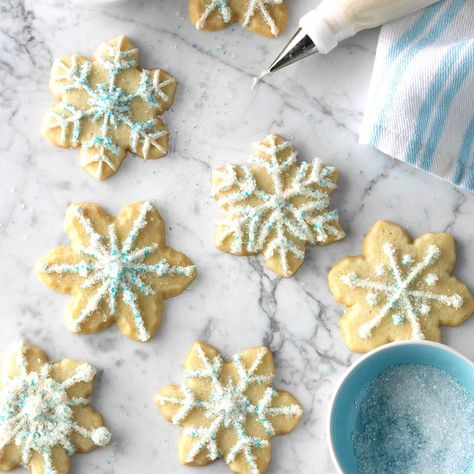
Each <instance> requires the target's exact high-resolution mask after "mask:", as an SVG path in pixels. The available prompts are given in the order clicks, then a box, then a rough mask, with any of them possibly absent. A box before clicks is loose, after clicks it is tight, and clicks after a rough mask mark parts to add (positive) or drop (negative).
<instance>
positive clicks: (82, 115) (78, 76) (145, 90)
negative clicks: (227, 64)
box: [44, 36, 176, 180]
mask: <svg viewBox="0 0 474 474" xmlns="http://www.w3.org/2000/svg"><path fill="white" fill-rule="evenodd" d="M138 63H139V52H138V49H136V48H135V47H134V45H133V44H132V43H131V41H130V40H129V39H128V38H126V37H125V36H120V37H118V38H115V39H113V40H110V41H107V42H106V43H102V44H101V45H100V46H99V48H98V50H97V51H96V53H95V55H94V58H93V59H89V58H87V57H85V56H78V55H73V56H63V57H61V58H59V59H56V60H55V61H54V64H53V67H52V70H51V78H50V82H49V86H50V89H51V91H52V93H53V94H54V95H55V97H56V99H57V100H58V101H59V102H58V103H57V104H56V105H54V106H53V107H51V108H50V109H49V111H48V114H47V117H46V121H45V124H44V135H45V136H46V137H47V138H48V139H49V140H50V141H51V142H52V143H53V144H55V145H57V146H60V147H64V148H77V147H80V163H81V166H82V167H83V168H85V169H86V171H87V172H88V173H90V174H91V175H92V176H93V177H94V178H96V179H98V180H103V179H107V178H108V177H110V176H112V175H113V174H114V173H115V172H116V171H117V170H118V169H119V167H120V165H121V163H122V161H123V160H124V159H125V157H126V156H127V153H128V150H130V151H131V152H133V153H135V154H137V155H139V156H141V157H142V158H144V159H155V158H161V157H162V156H164V155H166V153H167V151H168V130H167V128H166V126H165V125H164V123H163V122H162V121H161V119H160V118H159V116H160V115H161V114H162V113H163V112H165V111H166V110H167V109H169V108H170V106H171V104H172V103H173V99H174V95H175V90H176V81H175V80H174V78H172V77H171V76H170V75H169V74H167V73H166V72H164V71H162V70H160V69H142V68H140V67H139V66H138Z"/></svg>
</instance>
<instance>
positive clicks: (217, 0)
mask: <svg viewBox="0 0 474 474" xmlns="http://www.w3.org/2000/svg"><path fill="white" fill-rule="evenodd" d="M189 17H190V18H191V21H192V22H193V24H194V25H195V26H196V29H197V30H204V31H215V30H221V29H222V28H224V27H225V26H227V25H229V24H231V23H234V22H239V23H240V24H241V25H242V28H245V29H247V30H249V31H253V32H255V33H258V34H260V35H263V36H266V37H267V38H275V37H277V36H278V35H279V34H280V33H282V32H283V31H284V30H285V28H286V23H287V21H288V10H287V7H286V4H285V2H284V0H190V1H189Z"/></svg>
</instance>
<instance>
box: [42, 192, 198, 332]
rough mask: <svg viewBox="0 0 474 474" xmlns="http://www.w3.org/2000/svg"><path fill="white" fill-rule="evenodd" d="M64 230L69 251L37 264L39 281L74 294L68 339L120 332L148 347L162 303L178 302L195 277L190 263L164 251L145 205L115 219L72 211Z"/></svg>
mask: <svg viewBox="0 0 474 474" xmlns="http://www.w3.org/2000/svg"><path fill="white" fill-rule="evenodd" d="M65 228H66V232H67V233H68V235H69V237H70V239H71V242H72V247H59V248H56V249H54V250H52V251H51V252H49V254H48V255H46V256H45V257H44V258H43V259H42V260H41V261H40V263H39V266H38V275H39V278H40V280H41V281H42V282H43V283H45V284H46V285H47V286H49V287H50V288H53V289H55V290H58V291H62V292H65V293H70V294H72V298H71V300H70V302H69V305H68V317H67V325H68V327H69V329H70V330H71V331H72V332H76V333H81V334H87V333H95V332H99V331H102V330H103V329H105V328H106V327H108V326H110V324H112V322H114V321H115V322H117V325H118V327H119V329H120V331H121V332H122V333H123V334H124V335H125V336H128V337H131V338H132V339H135V340H137V341H147V340H148V339H150V337H152V336H153V335H154V334H155V333H156V331H157V330H158V327H159V325H160V322H161V316H162V312H163V303H164V300H165V299H167V298H170V297H172V296H176V295H178V294H180V293H181V292H182V291H184V289H185V288H186V287H187V286H188V285H189V284H190V283H191V282H192V281H193V279H194V277H195V275H196V272H195V268H194V265H193V264H192V262H191V260H189V258H187V257H186V256H185V255H183V254H182V253H179V252H176V251H174V250H172V249H171V248H169V247H168V246H167V245H166V243H165V225H164V222H163V221H162V219H161V217H160V215H159V214H158V211H157V210H156V209H155V208H154V207H153V206H152V205H151V204H150V203H149V202H148V201H144V202H137V203H134V204H131V205H128V206H126V207H124V208H123V209H122V210H121V211H120V214H119V215H118V216H117V217H115V218H112V217H111V216H109V215H108V214H107V213H106V212H105V211H104V210H102V208H100V207H99V206H98V205H96V204H93V203H88V202H83V203H74V204H72V205H71V206H70V207H69V208H68V210H67V213H66V219H65Z"/></svg>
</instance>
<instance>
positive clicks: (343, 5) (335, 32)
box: [252, 0, 439, 89]
mask: <svg viewBox="0 0 474 474" xmlns="http://www.w3.org/2000/svg"><path fill="white" fill-rule="evenodd" d="M438 1H439V0H322V2H321V3H320V4H319V5H318V6H317V8H315V9H314V10H311V11H310V12H309V13H307V14H306V15H304V16H303V17H302V18H301V19H300V23H299V26H300V28H299V29H298V31H297V32H296V33H295V35H294V36H293V38H291V40H290V41H289V43H288V44H287V45H286V46H285V48H284V49H283V51H282V52H281V53H280V54H279V55H278V57H277V58H276V59H275V61H273V63H272V65H271V66H270V67H269V68H268V69H267V70H265V71H264V72H262V74H260V76H258V77H256V78H255V79H254V83H253V86H252V89H253V88H254V87H255V86H256V85H257V84H258V83H259V82H260V81H261V80H262V79H263V78H264V77H265V76H267V75H268V74H270V73H272V72H275V71H278V70H279V69H282V68H284V67H285V66H288V65H290V64H293V63H295V62H296V61H299V60H300V59H303V58H305V57H307V56H310V55H312V54H314V53H322V54H327V53H329V51H331V50H333V49H334V48H335V47H336V46H337V45H338V44H339V43H340V42H341V41H343V40H345V39H346V38H350V37H351V36H354V35H355V34H356V33H358V32H359V31H362V30H366V29H369V28H375V27H377V26H381V25H383V24H385V23H389V22H390V21H393V20H397V19H398V18H402V17H404V16H406V15H409V14H410V13H413V12H415V11H417V10H420V9H422V8H424V7H427V6H429V5H432V4H433V3H436V2H438Z"/></svg>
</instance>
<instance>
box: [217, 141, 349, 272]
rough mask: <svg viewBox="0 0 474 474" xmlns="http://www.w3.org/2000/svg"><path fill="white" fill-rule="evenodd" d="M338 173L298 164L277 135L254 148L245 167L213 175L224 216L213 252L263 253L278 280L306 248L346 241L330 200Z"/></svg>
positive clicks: (317, 162)
mask: <svg viewBox="0 0 474 474" xmlns="http://www.w3.org/2000/svg"><path fill="white" fill-rule="evenodd" d="M338 178H339V174H338V171H337V170H336V169H335V168H333V167H331V166H327V165H325V164H323V163H322V162H321V160H319V159H318V158H315V159H314V160H313V161H312V162H311V163H308V162H305V161H303V162H301V163H298V161H297V152H296V150H295V149H294V148H293V146H292V144H291V143H290V142H289V141H286V140H285V139H284V138H282V137H280V136H279V135H273V134H272V135H268V136H267V137H266V138H265V139H264V140H263V141H262V142H260V143H257V144H255V145H254V150H253V155H252V156H251V158H250V163H249V165H246V166H238V165H227V166H224V167H222V168H219V169H216V170H214V171H213V173H212V193H213V197H214V198H215V199H216V200H217V202H218V203H219V204H220V206H221V207H223V208H224V210H225V211H226V216H225V218H224V219H223V220H221V221H220V222H219V223H218V225H217V228H216V236H215V241H216V246H217V248H218V249H219V250H222V251H223V252H228V253H232V254H234V255H255V254H257V253H262V254H263V256H264V258H265V263H266V264H267V266H268V267H269V268H270V269H271V270H272V271H274V272H275V273H277V274H278V275H280V276H282V277H290V276H292V275H293V274H294V273H295V272H296V271H297V270H298V268H299V267H300V266H301V265H302V263H303V260H304V255H305V250H306V247H307V246H308V245H310V244H311V245H328V244H331V243H333V242H335V241H337V240H340V239H342V238H343V237H344V235H345V234H344V231H343V230H342V227H341V226H340V225H339V216H338V212H337V211H336V210H330V209H329V200H330V196H331V195H332V193H333V192H334V191H335V190H336V188H337V181H338Z"/></svg>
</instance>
